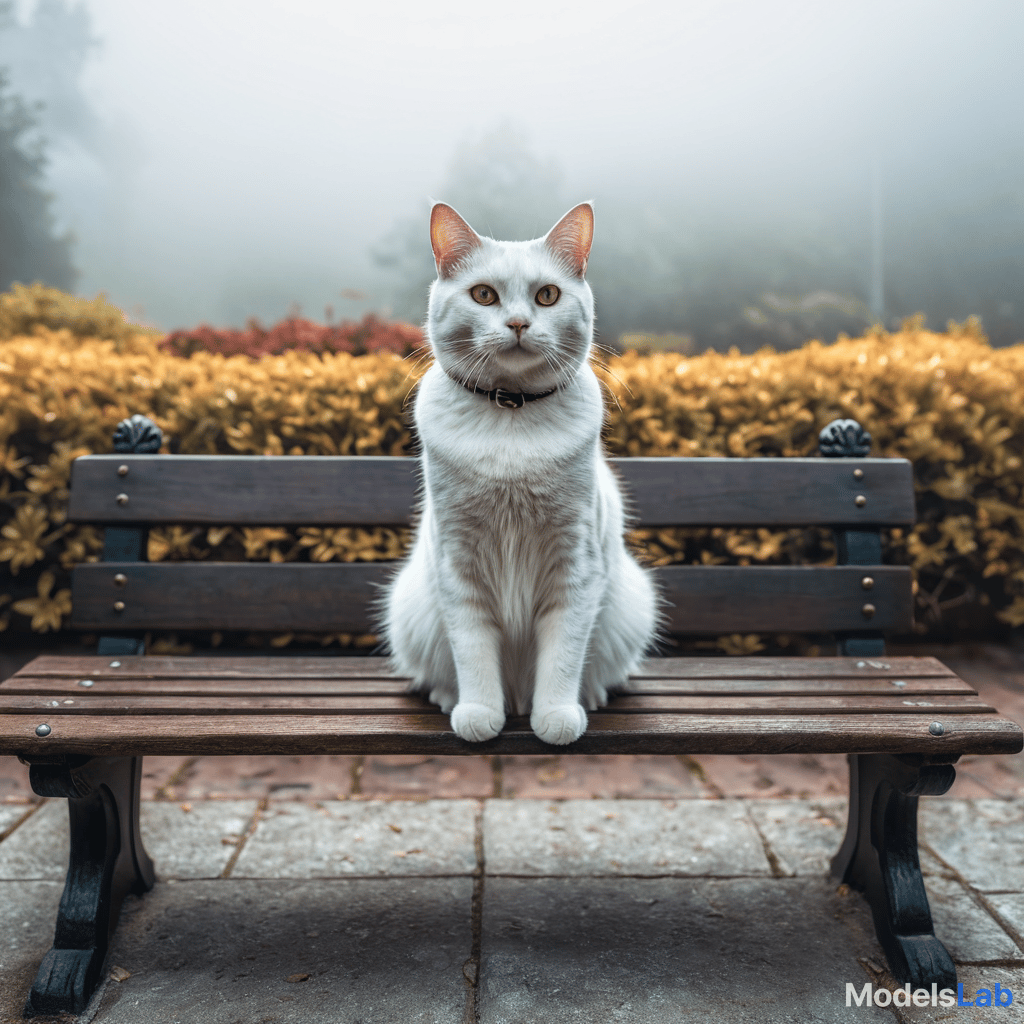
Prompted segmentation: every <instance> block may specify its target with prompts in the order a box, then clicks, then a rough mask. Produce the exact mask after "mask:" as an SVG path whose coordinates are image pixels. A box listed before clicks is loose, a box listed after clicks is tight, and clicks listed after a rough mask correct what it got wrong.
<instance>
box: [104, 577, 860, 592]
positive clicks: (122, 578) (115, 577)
mask: <svg viewBox="0 0 1024 1024" xmlns="http://www.w3.org/2000/svg"><path fill="white" fill-rule="evenodd" d="M114 579H115V580H116V579H117V577H116V576H115V577H114ZM122 579H127V577H122ZM860 585H861V586H862V587H863V588H864V589H865V590H870V589H871V588H872V587H873V586H874V585H875V581H874V580H873V579H872V578H871V577H870V576H865V577H864V579H862V580H861V581H860Z"/></svg>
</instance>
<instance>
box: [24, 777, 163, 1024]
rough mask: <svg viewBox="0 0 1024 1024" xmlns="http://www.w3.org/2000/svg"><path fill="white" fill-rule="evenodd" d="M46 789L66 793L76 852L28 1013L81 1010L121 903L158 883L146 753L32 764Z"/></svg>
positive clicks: (39, 787) (37, 783) (39, 786)
mask: <svg viewBox="0 0 1024 1024" xmlns="http://www.w3.org/2000/svg"><path fill="white" fill-rule="evenodd" d="M31 779H32V788H33V789H34V790H35V791H36V792H37V793H38V794H39V795H40V796H48V797H67V798H68V810H69V813H70V819H71V856H70V861H69V864H68V874H67V881H66V882H65V883H64V894H63V896H61V901H60V910H59V911H58V913H57V928H56V931H55V933H54V938H53V948H52V949H51V950H50V951H49V952H48V953H47V954H46V956H45V957H44V959H43V962H42V964H41V965H40V967H39V973H38V974H37V975H36V980H35V983H34V984H33V986H32V991H31V993H30V994H29V997H28V1002H27V1003H26V1005H25V1016H26V1017H34V1016H37V1015H39V1014H56V1013H60V1012H62V1011H63V1012H65V1013H74V1014H78V1013H81V1012H82V1011H83V1010H84V1009H85V1007H86V1004H87V1003H88V1002H89V998H90V997H91V996H92V993H93V992H94V991H95V989H96V985H97V983H98V981H99V978H100V973H101V971H102V969H103V960H104V958H105V957H106V954H107V946H108V944H109V942H110V938H111V936H112V935H113V932H114V928H115V926H116V925H117V918H118V914H119V913H120V910H121V903H122V901H123V900H124V898H125V896H126V895H127V894H128V893H130V892H132V893H136V894H138V895H141V894H142V893H144V892H146V891H147V890H149V889H151V888H152V887H153V881H154V876H153V862H152V861H151V860H150V859H149V856H148V855H147V853H146V851H145V849H144V848H143V846H142V837H141V836H140V834H139V784H140V782H141V780H142V758H141V757H102V758H85V757H78V758H73V757H67V758H63V759H59V760H57V761H56V762H52V763H32V764H31Z"/></svg>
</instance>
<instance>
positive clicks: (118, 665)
mask: <svg viewBox="0 0 1024 1024" xmlns="http://www.w3.org/2000/svg"><path fill="white" fill-rule="evenodd" d="M110 667H111V668H120V667H121V662H119V661H112V662H111V663H110Z"/></svg>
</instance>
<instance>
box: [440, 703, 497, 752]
mask: <svg viewBox="0 0 1024 1024" xmlns="http://www.w3.org/2000/svg"><path fill="white" fill-rule="evenodd" d="M504 724H505V715H504V713H503V712H501V711H495V709H494V708H489V707H488V706H487V705H486V704H467V703H465V702H464V701H460V702H459V703H458V704H456V705H455V707H454V708H452V728H453V729H454V730H455V735H456V736H459V737H461V738H462V739H464V740H469V742H470V743H481V742H483V741H484V740H492V739H494V737H495V736H497V735H498V733H499V732H501V729H502V726H504Z"/></svg>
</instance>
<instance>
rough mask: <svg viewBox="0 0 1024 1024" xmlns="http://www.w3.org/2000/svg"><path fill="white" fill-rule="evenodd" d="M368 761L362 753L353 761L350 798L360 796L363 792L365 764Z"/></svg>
mask: <svg viewBox="0 0 1024 1024" xmlns="http://www.w3.org/2000/svg"><path fill="white" fill-rule="evenodd" d="M365 762H366V758H365V757H364V756H363V755H362V754H360V755H359V756H358V757H357V758H356V759H355V761H353V762H352V767H351V769H349V791H348V795H349V799H351V798H352V797H358V796H360V795H361V794H362V792H363V788H362V778H363V765H364V764H365Z"/></svg>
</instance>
